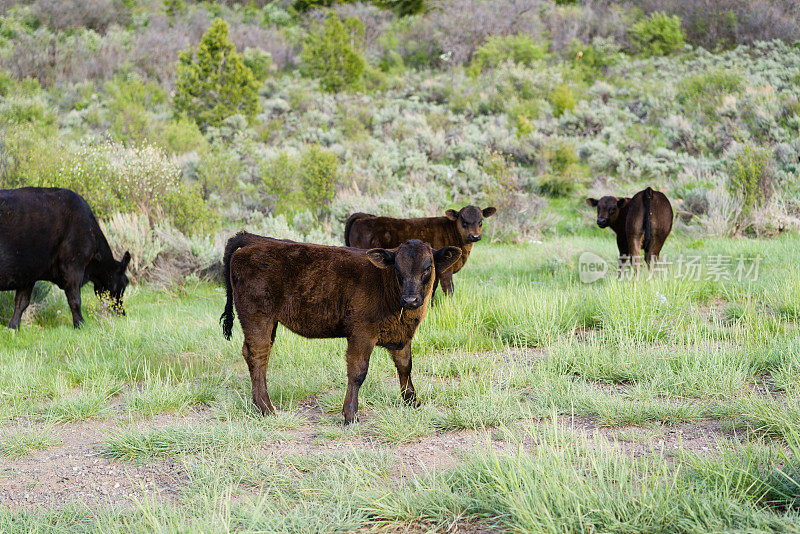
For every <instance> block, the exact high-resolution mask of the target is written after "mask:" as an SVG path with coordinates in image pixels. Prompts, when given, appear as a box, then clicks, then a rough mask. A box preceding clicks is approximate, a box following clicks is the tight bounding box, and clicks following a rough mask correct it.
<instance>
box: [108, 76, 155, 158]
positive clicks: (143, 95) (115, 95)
mask: <svg viewBox="0 0 800 534" xmlns="http://www.w3.org/2000/svg"><path fill="white" fill-rule="evenodd" d="M105 89H106V93H107V94H108V95H109V96H110V97H111V99H110V101H109V102H108V111H109V116H110V117H111V125H110V126H111V127H110V130H111V134H112V136H113V137H114V139H116V140H118V141H120V142H122V143H127V144H141V143H144V142H146V141H147V140H148V139H150V137H151V135H152V133H153V122H154V121H153V117H152V116H151V115H150V112H152V111H155V110H156V108H158V107H159V106H161V105H162V104H165V103H166V102H167V94H166V93H165V92H164V91H163V89H161V88H160V87H159V86H158V85H156V84H155V83H153V82H147V83H145V82H144V81H143V80H142V79H141V78H139V77H137V76H130V77H124V76H117V77H116V78H114V80H112V81H111V82H110V83H107V84H106V86H105Z"/></svg>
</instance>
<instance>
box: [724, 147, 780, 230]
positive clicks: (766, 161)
mask: <svg viewBox="0 0 800 534" xmlns="http://www.w3.org/2000/svg"><path fill="white" fill-rule="evenodd" d="M728 189H729V191H730V192H731V193H733V194H735V195H739V196H741V197H742V202H743V206H742V215H743V216H746V215H748V214H749V213H750V212H751V211H752V210H753V208H756V207H760V206H763V205H764V204H766V203H767V202H768V201H769V200H770V198H771V197H772V193H773V192H774V190H775V169H774V157H773V153H772V150H771V149H769V148H766V147H760V146H756V145H754V144H752V143H747V142H746V143H743V144H742V146H741V149H740V150H739V151H737V152H736V154H735V155H734V156H733V157H732V158H731V159H730V160H729V162H728Z"/></svg>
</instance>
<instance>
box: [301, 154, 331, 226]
mask: <svg viewBox="0 0 800 534" xmlns="http://www.w3.org/2000/svg"><path fill="white" fill-rule="evenodd" d="M298 177H299V179H300V189H301V190H302V192H303V196H304V197H305V199H306V201H307V202H308V205H309V208H310V209H311V210H316V211H317V213H320V212H325V211H327V210H328V209H329V207H330V203H331V201H332V200H333V196H334V195H335V194H336V186H337V185H338V184H339V178H340V177H339V158H338V157H336V154H334V153H333V152H330V151H329V150H325V149H323V148H322V147H320V146H319V145H310V146H309V147H308V148H307V149H306V150H305V152H303V154H302V155H301V156H300V161H299V170H298Z"/></svg>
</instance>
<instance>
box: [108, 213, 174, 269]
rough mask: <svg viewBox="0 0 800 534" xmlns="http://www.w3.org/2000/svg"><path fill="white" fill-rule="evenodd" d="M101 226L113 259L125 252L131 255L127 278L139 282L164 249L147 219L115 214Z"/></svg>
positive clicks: (140, 215)
mask: <svg viewBox="0 0 800 534" xmlns="http://www.w3.org/2000/svg"><path fill="white" fill-rule="evenodd" d="M100 226H101V227H102V229H103V233H104V234H105V235H106V238H108V242H109V244H111V246H112V247H113V252H114V253H115V254H114V257H120V255H121V254H124V253H125V251H129V252H130V253H131V262H130V264H129V265H128V275H129V276H130V277H131V279H132V280H134V281H136V282H138V281H141V279H142V275H143V274H144V273H145V271H146V270H147V269H148V268H149V267H151V266H152V265H153V262H155V260H156V258H157V257H158V255H159V254H160V253H161V252H162V251H163V250H164V243H163V242H162V241H161V240H160V239H158V236H156V232H155V228H153V227H152V224H151V221H150V219H148V217H147V216H146V215H142V214H137V213H115V214H114V215H112V216H111V217H109V218H107V219H106V220H104V221H102V222H101V223H100Z"/></svg>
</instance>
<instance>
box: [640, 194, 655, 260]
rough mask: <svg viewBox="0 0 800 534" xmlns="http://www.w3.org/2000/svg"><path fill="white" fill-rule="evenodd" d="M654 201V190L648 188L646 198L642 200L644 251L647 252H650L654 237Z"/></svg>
mask: <svg viewBox="0 0 800 534" xmlns="http://www.w3.org/2000/svg"><path fill="white" fill-rule="evenodd" d="M652 201H653V189H652V188H650V187H648V188H647V189H645V190H644V198H643V199H642V203H643V204H644V250H645V252H647V251H648V250H650V239H651V238H652V236H653V214H652V212H651V208H650V205H651V204H652Z"/></svg>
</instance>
